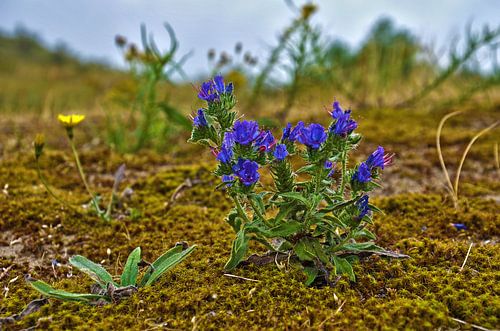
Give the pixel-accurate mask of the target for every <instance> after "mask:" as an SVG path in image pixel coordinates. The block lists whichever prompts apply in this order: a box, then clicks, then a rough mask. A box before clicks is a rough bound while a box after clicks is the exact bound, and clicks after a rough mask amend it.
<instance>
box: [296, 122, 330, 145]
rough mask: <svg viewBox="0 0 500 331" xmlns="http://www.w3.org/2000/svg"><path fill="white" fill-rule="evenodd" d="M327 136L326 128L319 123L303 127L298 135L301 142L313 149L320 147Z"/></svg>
mask: <svg viewBox="0 0 500 331" xmlns="http://www.w3.org/2000/svg"><path fill="white" fill-rule="evenodd" d="M326 138H327V135H326V133H325V128H323V126H322V125H321V124H317V123H312V124H310V125H309V126H306V127H303V128H301V129H300V131H299V133H298V135H297V140H298V141H299V142H300V143H302V144H304V145H306V146H308V147H310V148H313V149H318V148H319V146H320V145H321V144H322V143H323V142H324V141H325V140H326Z"/></svg>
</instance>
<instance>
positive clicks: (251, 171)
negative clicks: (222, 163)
mask: <svg viewBox="0 0 500 331" xmlns="http://www.w3.org/2000/svg"><path fill="white" fill-rule="evenodd" d="M258 169H259V165H258V164H257V162H255V161H251V160H245V159H242V158H239V159H238V163H237V164H235V165H234V166H233V172H234V174H235V175H236V176H238V178H239V179H240V182H241V183H243V185H245V186H251V185H253V184H255V183H256V182H257V181H258V180H259V178H260V175H259V172H258V171H257V170H258Z"/></svg>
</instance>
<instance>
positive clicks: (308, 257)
mask: <svg viewBox="0 0 500 331" xmlns="http://www.w3.org/2000/svg"><path fill="white" fill-rule="evenodd" d="M293 251H294V252H295V254H297V257H298V258H299V260H301V261H313V260H314V258H315V255H314V250H313V249H312V247H311V246H310V245H308V242H307V240H304V239H302V240H300V241H299V242H298V243H297V244H295V246H294V247H293Z"/></svg>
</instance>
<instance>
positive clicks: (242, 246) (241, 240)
mask: <svg viewBox="0 0 500 331" xmlns="http://www.w3.org/2000/svg"><path fill="white" fill-rule="evenodd" d="M248 241H249V237H248V236H246V234H245V229H241V230H240V231H238V233H237V234H236V239H234V241H233V247H232V248H231V257H230V258H229V261H227V263H226V265H225V266H224V270H226V271H231V270H233V269H234V268H236V267H237V266H238V264H240V262H241V261H242V260H243V258H245V254H246V253H247V250H248Z"/></svg>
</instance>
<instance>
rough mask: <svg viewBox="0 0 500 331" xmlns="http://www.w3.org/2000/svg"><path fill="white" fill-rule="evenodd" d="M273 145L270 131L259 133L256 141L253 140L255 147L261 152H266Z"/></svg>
mask: <svg viewBox="0 0 500 331" xmlns="http://www.w3.org/2000/svg"><path fill="white" fill-rule="evenodd" d="M274 144H275V141H274V137H273V134H272V133H271V131H269V130H267V131H261V133H260V134H259V136H258V137H257V139H255V147H257V149H258V150H259V151H261V152H264V151H265V152H267V151H269V150H270V149H271V147H273V146H274Z"/></svg>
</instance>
